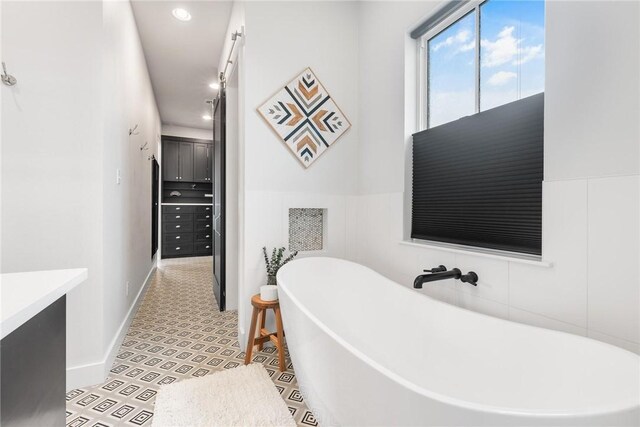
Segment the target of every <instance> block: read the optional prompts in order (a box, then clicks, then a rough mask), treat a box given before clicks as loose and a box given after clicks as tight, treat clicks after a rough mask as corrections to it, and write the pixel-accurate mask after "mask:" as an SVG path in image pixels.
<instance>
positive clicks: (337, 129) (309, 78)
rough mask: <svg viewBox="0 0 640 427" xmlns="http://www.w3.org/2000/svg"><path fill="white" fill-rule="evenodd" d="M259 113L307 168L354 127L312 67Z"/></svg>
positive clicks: (273, 97) (289, 84) (260, 108)
mask: <svg viewBox="0 0 640 427" xmlns="http://www.w3.org/2000/svg"><path fill="white" fill-rule="evenodd" d="M258 112H259V113H260V115H261V116H262V118H263V119H264V120H265V121H266V122H267V123H268V124H269V126H271V128H272V129H273V130H274V132H275V133H276V134H277V135H278V136H279V137H280V139H281V140H282V141H283V142H284V143H285V144H286V146H287V147H288V148H289V150H291V152H292V153H293V154H294V155H295V156H296V158H297V159H298V160H299V161H300V163H302V165H303V166H304V167H309V166H310V165H311V164H312V163H313V162H315V161H316V160H317V159H318V158H319V157H320V156H321V155H322V154H323V153H324V152H325V151H326V150H327V149H328V148H329V147H330V146H331V145H333V144H334V143H335V142H336V141H337V140H338V139H339V138H340V137H341V136H342V135H344V133H345V132H346V131H347V130H349V128H350V127H351V123H350V122H349V120H348V119H347V117H346V116H345V115H344V114H343V113H342V111H341V110H340V108H339V107H338V105H337V104H336V103H335V102H334V100H333V99H332V98H331V95H329V92H327V90H326V89H325V87H324V86H323V85H322V83H320V81H319V80H318V77H317V76H316V75H315V73H314V72H313V71H312V70H311V68H306V69H305V70H304V71H302V72H301V73H300V74H298V76H296V78H294V79H293V80H291V81H290V82H289V83H287V84H286V85H285V86H284V87H283V88H282V89H281V90H279V91H278V92H277V93H276V94H275V95H273V96H272V97H271V98H269V99H268V100H267V101H266V102H265V103H264V104H262V105H261V106H260V107H258Z"/></svg>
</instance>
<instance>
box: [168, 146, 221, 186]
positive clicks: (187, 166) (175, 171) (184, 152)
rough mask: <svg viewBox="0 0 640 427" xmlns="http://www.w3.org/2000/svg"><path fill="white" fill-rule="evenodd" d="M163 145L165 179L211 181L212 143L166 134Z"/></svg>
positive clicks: (171, 180)
mask: <svg viewBox="0 0 640 427" xmlns="http://www.w3.org/2000/svg"><path fill="white" fill-rule="evenodd" d="M196 141H197V142H196ZM162 147H163V148H162V168H163V170H162V172H163V180H164V181H169V182H211V172H212V171H211V165H210V164H211V143H209V142H206V141H204V140H192V139H189V138H178V137H168V136H165V137H163V146H162Z"/></svg>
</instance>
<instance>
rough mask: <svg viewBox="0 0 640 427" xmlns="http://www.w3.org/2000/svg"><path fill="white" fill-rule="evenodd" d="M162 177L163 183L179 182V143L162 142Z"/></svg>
mask: <svg viewBox="0 0 640 427" xmlns="http://www.w3.org/2000/svg"><path fill="white" fill-rule="evenodd" d="M162 176H163V179H164V180H165V181H180V142H178V141H165V142H164V145H163V147H162Z"/></svg>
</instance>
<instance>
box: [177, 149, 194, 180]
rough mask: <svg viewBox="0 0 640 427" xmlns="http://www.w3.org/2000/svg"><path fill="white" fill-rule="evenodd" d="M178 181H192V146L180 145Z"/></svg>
mask: <svg viewBox="0 0 640 427" xmlns="http://www.w3.org/2000/svg"><path fill="white" fill-rule="evenodd" d="M179 176H180V181H193V144H191V143H189V142H181V143H180V175H179Z"/></svg>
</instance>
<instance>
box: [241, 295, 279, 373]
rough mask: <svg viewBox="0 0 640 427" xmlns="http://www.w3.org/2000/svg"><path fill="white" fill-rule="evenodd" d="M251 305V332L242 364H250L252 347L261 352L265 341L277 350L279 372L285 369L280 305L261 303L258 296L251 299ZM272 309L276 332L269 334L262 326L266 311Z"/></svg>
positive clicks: (268, 302) (277, 303) (272, 302)
mask: <svg viewBox="0 0 640 427" xmlns="http://www.w3.org/2000/svg"><path fill="white" fill-rule="evenodd" d="M251 305H252V306H253V315H252V316H251V330H250V331H249V341H248V342H247V354H246V356H245V357H244V364H245V365H248V364H249V363H251V353H253V346H254V345H257V346H258V351H260V350H262V346H263V344H264V342H265V341H271V342H273V343H274V344H275V346H276V348H277V349H278V365H279V366H280V372H284V371H285V369H286V366H285V363H284V330H283V329H282V317H280V303H279V302H278V301H277V300H276V301H263V300H261V299H260V294H256V295H254V296H253V297H251ZM269 309H273V312H274V313H275V315H276V332H269V331H267V330H266V329H265V327H264V324H265V321H266V319H267V310H269ZM258 316H260V330H259V334H258V335H259V336H258V337H257V338H256V327H257V325H258Z"/></svg>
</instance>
